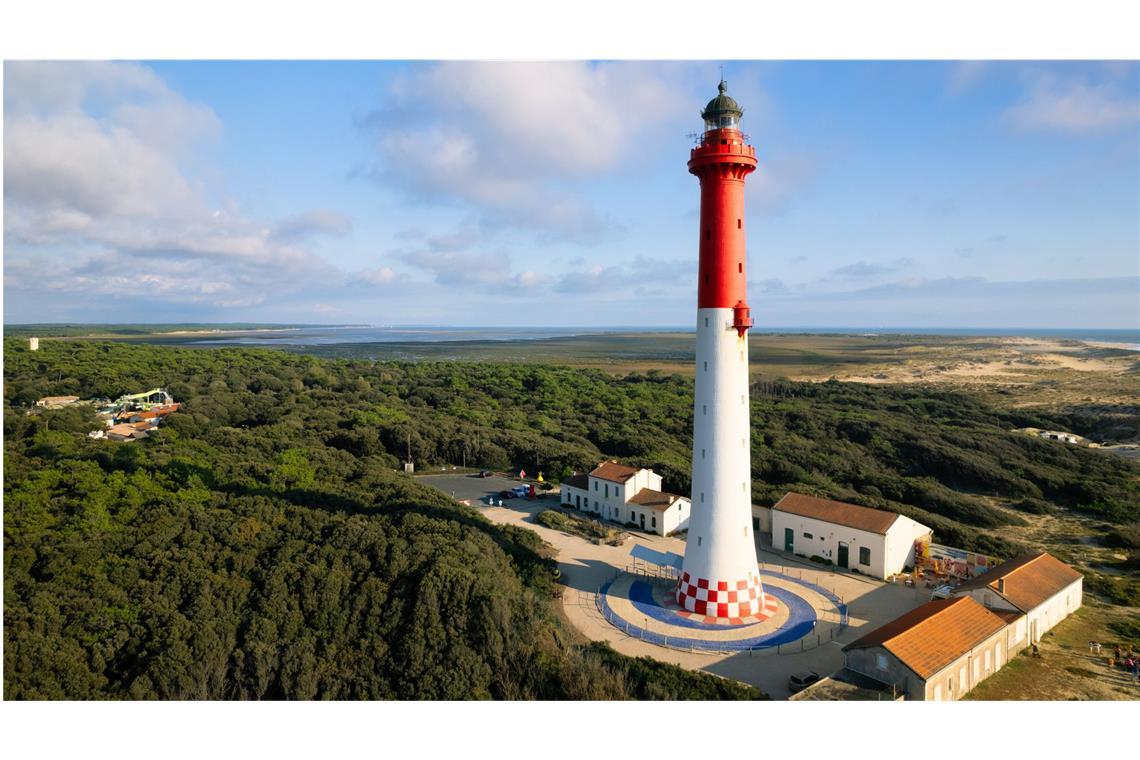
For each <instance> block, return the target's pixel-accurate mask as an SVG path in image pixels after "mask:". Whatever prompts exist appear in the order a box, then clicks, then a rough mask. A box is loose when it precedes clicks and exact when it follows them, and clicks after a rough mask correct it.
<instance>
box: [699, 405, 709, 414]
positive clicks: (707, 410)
mask: <svg viewBox="0 0 1140 760" xmlns="http://www.w3.org/2000/svg"><path fill="white" fill-rule="evenodd" d="M708 413H709V408H708V406H707V405H705V404H702V405H701V414H708Z"/></svg>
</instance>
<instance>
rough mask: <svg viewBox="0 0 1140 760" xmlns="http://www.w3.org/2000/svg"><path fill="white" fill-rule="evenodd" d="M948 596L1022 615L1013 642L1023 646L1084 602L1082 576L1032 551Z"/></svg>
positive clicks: (1057, 561)
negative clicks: (1026, 639) (968, 598)
mask: <svg viewBox="0 0 1140 760" xmlns="http://www.w3.org/2000/svg"><path fill="white" fill-rule="evenodd" d="M952 593H953V594H954V595H955V596H969V597H972V598H973V599H974V601H976V602H978V603H979V604H981V605H982V606H983V607H985V608H987V609H990V610H993V611H995V612H998V613H1003V612H1008V613H1015V614H1016V615H1018V616H1019V617H1020V616H1024V617H1022V618H1021V620H1020V622H1019V623H1018V624H1015V631H1014V634H1015V637H1016V638H1015V643H1017V644H1019V645H1020V646H1026V645H1027V644H1034V643H1036V642H1038V641H1040V640H1041V637H1042V636H1044V635H1045V632H1046V631H1048V630H1049V629H1050V628H1052V627H1053V626H1055V625H1057V623H1060V622H1061V621H1062V620H1064V619H1065V618H1067V617H1068V616H1069V615H1071V614H1072V613H1074V612H1076V611H1077V608H1079V607H1080V606H1081V604H1082V602H1083V600H1084V576H1083V575H1081V574H1080V573H1079V572H1077V571H1076V570H1074V569H1073V568H1071V567H1069V566H1068V565H1066V564H1065V563H1064V562H1062V561H1061V560H1059V559H1057V558H1056V557H1054V556H1053V555H1052V554H1049V553H1048V552H1034V553H1031V554H1023V555H1022V556H1020V557H1016V558H1014V559H1011V560H1009V561H1008V562H1004V563H1002V564H1000V565H998V566H997V567H995V568H993V569H992V570H990V571H989V572H987V573H983V574H982V575H979V576H978V577H977V578H974V579H972V580H969V581H967V582H966V583H963V584H962V585H960V586H958V587H957V588H955V589H954V590H953V592H952ZM1027 632H1028V634H1029V639H1028V641H1025V634H1026V633H1027Z"/></svg>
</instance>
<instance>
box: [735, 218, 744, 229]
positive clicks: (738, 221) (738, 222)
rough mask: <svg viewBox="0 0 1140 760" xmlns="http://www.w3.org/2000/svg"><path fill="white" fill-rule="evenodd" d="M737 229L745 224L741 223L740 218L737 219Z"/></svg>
mask: <svg viewBox="0 0 1140 760" xmlns="http://www.w3.org/2000/svg"><path fill="white" fill-rule="evenodd" d="M736 229H738V230H739V229H743V224H741V221H740V220H739V219H737V220H736Z"/></svg>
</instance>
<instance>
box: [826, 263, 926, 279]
mask: <svg viewBox="0 0 1140 760" xmlns="http://www.w3.org/2000/svg"><path fill="white" fill-rule="evenodd" d="M913 263H914V262H913V260H911V259H908V258H902V259H895V260H894V261H887V262H880V263H874V262H866V261H856V262H855V263H853V264H845V265H843V266H841V267H837V268H836V269H834V270H832V272H831V276H830V278H829V279H840V280H865V279H868V278H871V277H878V276H880V275H884V274H889V273H891V272H897V271H899V270H900V269H905V268H907V267H908V266H910V265H911V264H913Z"/></svg>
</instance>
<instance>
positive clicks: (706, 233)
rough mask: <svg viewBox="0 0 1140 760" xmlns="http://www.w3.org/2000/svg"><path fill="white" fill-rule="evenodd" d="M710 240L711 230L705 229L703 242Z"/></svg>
mask: <svg viewBox="0 0 1140 760" xmlns="http://www.w3.org/2000/svg"><path fill="white" fill-rule="evenodd" d="M711 239H712V229H711V228H709V227H705V240H711Z"/></svg>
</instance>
